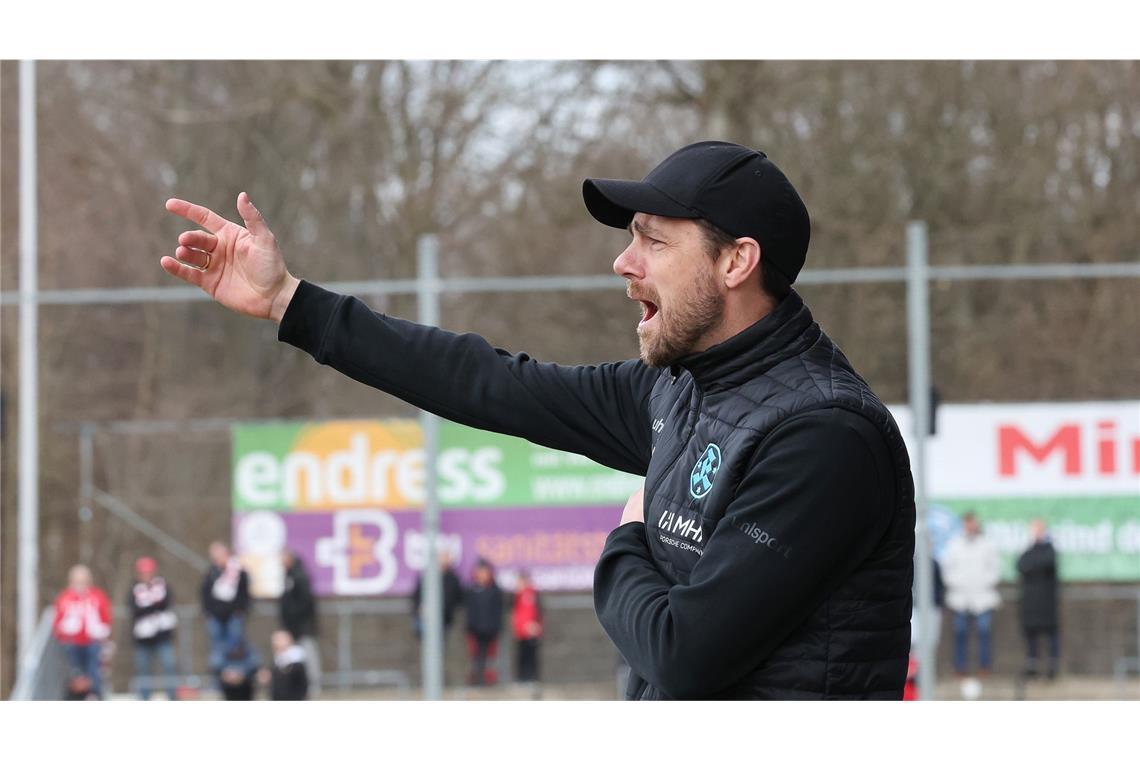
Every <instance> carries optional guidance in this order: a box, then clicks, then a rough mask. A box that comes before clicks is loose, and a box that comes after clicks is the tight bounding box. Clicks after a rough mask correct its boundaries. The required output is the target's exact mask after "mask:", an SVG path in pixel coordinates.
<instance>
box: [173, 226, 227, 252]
mask: <svg viewBox="0 0 1140 760" xmlns="http://www.w3.org/2000/svg"><path fill="white" fill-rule="evenodd" d="M178 244H179V245H184V246H186V247H187V248H200V249H201V250H203V251H206V252H208V253H213V252H214V249H215V248H217V247H218V236H217V235H213V234H211V233H209V232H203V231H202V230H187V231H186V232H183V233H182V234H181V235H179V236H178Z"/></svg>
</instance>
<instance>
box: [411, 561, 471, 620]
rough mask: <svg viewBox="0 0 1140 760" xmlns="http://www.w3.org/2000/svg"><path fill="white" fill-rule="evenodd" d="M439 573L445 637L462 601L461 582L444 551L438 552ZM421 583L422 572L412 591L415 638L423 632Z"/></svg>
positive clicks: (422, 578)
mask: <svg viewBox="0 0 1140 760" xmlns="http://www.w3.org/2000/svg"><path fill="white" fill-rule="evenodd" d="M439 575H440V585H441V586H442V587H443V637H444V639H446V638H447V632H448V631H450V630H451V624H452V623H453V622H455V611H456V610H458V609H459V605H460V604H462V603H463V583H462V581H460V580H459V575H458V574H457V573H456V572H455V566H454V565H453V564H452V561H451V555H450V554H448V553H447V552H446V551H442V552H440V553H439ZM423 583H424V576H423V573H420V575H419V576H417V578H416V589H415V591H413V592H412V624H413V627H414V629H415V633H416V639H420V638H422V637H423V633H424V623H423V616H422V615H420V604H422V602H423Z"/></svg>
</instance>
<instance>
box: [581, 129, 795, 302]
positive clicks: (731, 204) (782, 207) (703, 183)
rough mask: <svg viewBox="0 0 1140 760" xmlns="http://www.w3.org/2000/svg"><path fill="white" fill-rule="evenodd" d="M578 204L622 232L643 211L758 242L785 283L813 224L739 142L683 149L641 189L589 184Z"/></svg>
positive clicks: (780, 176)
mask: <svg viewBox="0 0 1140 760" xmlns="http://www.w3.org/2000/svg"><path fill="white" fill-rule="evenodd" d="M582 198H583V199H584V200H585V202H586V208H587V209H588V210H589V211H590V214H591V215H592V216H593V217H594V218H595V219H597V220H598V221H599V222H601V223H602V224H605V225H609V226H610V227H618V228H620V229H627V228H628V227H629V223H630V222H631V221H632V220H633V215H634V214H636V213H638V212H642V213H646V214H655V215H657V216H669V217H675V218H680V219H705V220H707V221H709V222H711V223H712V224H714V225H716V226H717V227H719V228H720V229H722V230H724V231H725V232H727V233H729V234H730V235H735V236H736V237H750V238H755V239H756V242H758V243H759V244H760V249H761V253H762V256H763V258H764V259H765V260H766V261H767V262H768V263H769V264H771V265H773V266H774V267H775V268H776V269H777V270H779V271H780V272H781V273H782V274H783V275H784V276H786V277H787V278H788V281H789V282H795V280H796V276H797V275H798V274H799V273H800V269H801V268H803V265H804V259H805V258H807V249H808V240H809V239H810V237H811V220H810V219H809V218H808V212H807V207H806V206H804V202H803V201H802V200H801V199H800V196H799V193H797V192H796V189H795V188H794V187H792V183H791V182H789V181H788V178H787V177H785V176H784V173H783V172H782V171H780V169H779V167H777V166H776V165H775V164H774V163H772V162H771V161H770V160H769V159H768V157H767V156H766V155H764V154H763V153H761V152H760V151H757V150H752V149H751V148H746V147H744V146H743V145H737V144H736V143H730V142H720V141H716V140H709V141H705V142H698V143H693V144H692V145H686V146H685V147H684V148H681V149H680V150H678V151H677V152H676V153H674V154H673V155H671V156H669V157H668V158H666V159H665V160H664V161H662V162H661V163H660V164H658V165H657V166H656V167H655V168H654V169H653V171H651V172H649V174H647V175H646V177H645V179H643V180H642V181H641V182H636V181H633V180H625V179H587V180H586V181H585V182H583V183H582Z"/></svg>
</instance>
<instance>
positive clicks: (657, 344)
mask: <svg viewBox="0 0 1140 760" xmlns="http://www.w3.org/2000/svg"><path fill="white" fill-rule="evenodd" d="M656 303H657V309H658V311H657V319H658V320H659V321H660V322H661V324H659V325H658V326H657V331H656V333H655V334H654V335H653V336H652V337H649V338H646V337H645V336H643V335H642V334H641V333H640V332H639V333H638V334H637V337H638V344H639V346H640V348H641V360H642V361H643V362H645V363H646V364H648V365H649V366H650V367H668V366H670V365H672V364H674V363H675V362H676V361H677V360H678V359H680V358H682V357H684V356H688V355H689V354H691V353H693V352H694V350H695V347H696V345H697V342H698V341H699V340H700V339H701V337H702V336H704V335H705V333H707V332H708V331H709V330H711V329H713V328H714V327H716V326H717V325H719V324H720V323H721V321H722V320H723V318H724V294H722V293H721V292H720V291H718V290H717V288H716V284H715V282H714V280H713V275H712V272H711V271H709V270H705V271H704V272H703V273H702V274H701V275H699V276H698V278H697V279H696V280H695V281H694V282H693V289H692V294H691V295H689V296H688V298H686V299H685V301H684V302H683V303H678V304H670V307H669V310H668V311H665V310H663V309H662V308H661V302H660V301H657V302H656Z"/></svg>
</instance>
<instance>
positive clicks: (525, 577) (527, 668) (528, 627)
mask: <svg viewBox="0 0 1140 760" xmlns="http://www.w3.org/2000/svg"><path fill="white" fill-rule="evenodd" d="M511 628H512V629H513V630H514V634H515V651H516V653H517V657H518V660H517V667H516V670H515V676H516V679H517V680H519V681H523V682H536V681H538V642H539V640H540V639H541V638H542V603H541V601H540V600H539V598H538V591H537V590H536V589H535V587H534V583H533V582H532V581H531V577H530V573H529V572H527V571H526V570H520V571H519V575H518V588H517V590H516V591H515V606H514V609H512V610H511Z"/></svg>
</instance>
